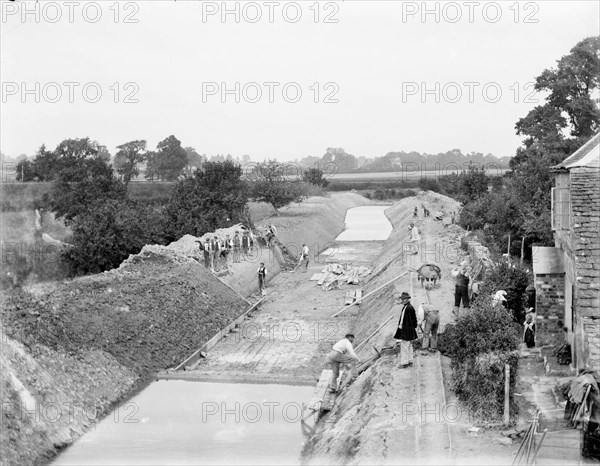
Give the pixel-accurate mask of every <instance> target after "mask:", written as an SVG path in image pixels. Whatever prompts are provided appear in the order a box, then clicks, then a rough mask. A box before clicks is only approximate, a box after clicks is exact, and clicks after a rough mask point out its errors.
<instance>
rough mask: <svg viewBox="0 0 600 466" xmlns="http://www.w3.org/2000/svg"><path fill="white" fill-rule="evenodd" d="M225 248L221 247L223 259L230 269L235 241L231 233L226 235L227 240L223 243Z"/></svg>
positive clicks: (226, 266)
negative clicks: (230, 235)
mask: <svg viewBox="0 0 600 466" xmlns="http://www.w3.org/2000/svg"><path fill="white" fill-rule="evenodd" d="M222 245H223V248H222V249H221V260H222V261H223V263H224V264H225V268H226V269H228V270H229V265H230V263H231V259H232V255H233V254H232V251H233V241H231V238H230V237H229V235H225V241H223V243H222Z"/></svg>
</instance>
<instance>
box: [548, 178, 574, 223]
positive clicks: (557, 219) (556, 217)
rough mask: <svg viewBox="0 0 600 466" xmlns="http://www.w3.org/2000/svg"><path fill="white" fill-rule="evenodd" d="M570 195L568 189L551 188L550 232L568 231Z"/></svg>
mask: <svg viewBox="0 0 600 466" xmlns="http://www.w3.org/2000/svg"><path fill="white" fill-rule="evenodd" d="M570 215H571V193H570V190H569V188H552V230H553V231H556V230H569V229H570V228H571V223H570Z"/></svg>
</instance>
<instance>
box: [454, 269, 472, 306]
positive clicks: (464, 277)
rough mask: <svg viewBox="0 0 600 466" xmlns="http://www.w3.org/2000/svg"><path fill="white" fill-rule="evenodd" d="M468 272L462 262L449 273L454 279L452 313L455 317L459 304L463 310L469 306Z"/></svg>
mask: <svg viewBox="0 0 600 466" xmlns="http://www.w3.org/2000/svg"><path fill="white" fill-rule="evenodd" d="M469 270H470V268H469V267H467V266H466V264H465V263H464V262H463V263H462V264H461V265H460V266H458V267H457V268H456V269H454V270H453V271H452V272H451V274H452V276H453V277H454V278H455V279H456V283H455V285H454V309H453V310H452V312H453V313H454V314H455V315H457V316H458V310H459V308H460V304H461V302H462V305H463V308H465V309H468V308H469V307H470V306H471V304H470V302H469Z"/></svg>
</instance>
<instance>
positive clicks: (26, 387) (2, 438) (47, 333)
mask: <svg viewBox="0 0 600 466" xmlns="http://www.w3.org/2000/svg"><path fill="white" fill-rule="evenodd" d="M366 203H368V201H367V200H366V199H364V198H362V197H361V196H358V195H354V194H343V195H336V196H334V197H332V198H311V199H309V200H307V202H306V203H303V204H300V205H295V206H293V207H291V208H289V209H286V210H285V211H283V212H282V214H283V215H282V216H281V217H278V218H276V219H273V221H272V222H270V223H274V224H275V225H277V226H278V229H279V236H280V238H281V240H282V241H283V242H288V243H290V244H291V243H300V244H301V243H303V242H306V243H307V244H313V243H314V244H317V243H319V244H321V243H324V244H326V243H328V242H330V241H332V240H333V239H334V238H335V236H336V235H337V234H338V233H339V232H340V231H342V230H343V228H344V225H343V222H344V216H345V211H346V210H347V209H348V208H350V207H354V206H358V205H364V204H366ZM188 239H189V238H188ZM184 243H186V244H187V242H184ZM191 244H193V241H192V242H191ZM172 246H173V247H170V248H160V247H147V248H146V250H145V251H143V252H141V253H140V254H138V255H135V256H131V257H130V258H129V259H128V260H127V261H125V262H124V263H123V264H122V265H121V267H120V268H119V269H115V270H112V271H110V272H105V273H103V274H98V275H93V276H88V277H83V278H79V279H75V280H72V281H69V282H65V283H61V284H56V286H55V287H53V289H52V290H49V291H47V292H44V293H39V294H37V295H35V296H34V295H32V294H29V293H19V294H13V295H9V296H4V303H3V304H4V305H3V306H2V314H1V315H2V351H1V355H0V367H1V369H2V380H1V383H0V397H1V400H2V403H3V404H2V428H1V429H0V450H1V451H2V457H3V464H7V465H12V464H33V463H44V462H45V461H47V460H48V459H49V458H51V457H52V456H54V455H55V454H56V452H57V451H59V450H60V449H61V448H63V447H65V446H67V445H69V444H70V443H72V442H73V441H75V440H76V439H77V438H78V437H79V436H81V435H82V434H83V432H84V431H85V430H86V429H88V428H89V427H91V426H93V424H94V423H95V422H97V420H99V419H100V418H101V417H102V416H103V415H104V414H106V413H107V412H108V411H109V410H110V409H111V408H112V407H113V406H115V404H116V403H118V402H120V401H122V400H124V399H126V398H127V397H128V396H129V395H131V394H132V392H133V391H134V390H136V389H139V388H140V387H143V386H144V383H145V382H146V381H147V380H148V379H149V378H150V377H151V376H152V375H153V374H154V373H156V372H157V371H159V370H162V369H167V368H169V367H172V366H173V365H175V364H176V363H178V362H181V361H182V360H183V359H184V358H185V357H186V356H188V355H189V354H190V353H191V352H192V351H193V350H195V349H196V348H198V347H199V346H201V345H202V344H203V343H204V342H205V341H207V340H208V339H209V338H211V337H212V336H213V335H214V334H215V333H216V332H217V331H218V330H219V329H220V328H222V327H224V326H225V325H227V324H228V323H229V322H230V321H231V320H233V319H234V318H236V317H237V316H238V315H240V314H241V313H242V312H243V311H244V310H245V309H246V308H247V307H248V304H247V302H246V301H245V300H244V299H243V298H242V297H241V296H240V294H244V295H246V294H247V293H248V291H249V290H252V288H253V287H254V286H255V281H256V277H255V270H256V264H254V263H242V264H238V265H239V268H238V270H237V271H236V274H237V277H238V279H237V280H231V282H232V283H231V284H230V285H231V286H232V287H233V288H237V289H236V291H237V292H238V293H236V292H235V291H234V290H232V289H231V288H230V287H228V286H226V285H225V284H224V283H222V282H221V281H219V280H218V279H217V278H215V277H214V276H213V275H212V274H210V273H209V272H208V271H207V270H206V269H205V268H204V267H203V266H202V265H201V264H200V263H199V262H197V261H196V260H194V259H193V258H192V257H189V256H190V255H193V251H192V254H189V253H190V251H186V250H182V248H181V243H180V242H178V243H174V244H173V245H172ZM276 271H277V267H274V268H272V271H271V272H272V273H274V272H276ZM121 414H122V415H123V416H125V415H126V414H127V413H125V412H123V413H121Z"/></svg>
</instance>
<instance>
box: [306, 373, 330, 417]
mask: <svg viewBox="0 0 600 466" xmlns="http://www.w3.org/2000/svg"><path fill="white" fill-rule="evenodd" d="M331 377H333V371H332V370H331V369H324V370H323V372H321V377H319V381H318V382H317V386H316V387H315V389H314V391H313V394H312V398H311V399H310V402H309V403H308V406H307V408H308V409H310V410H312V411H316V412H320V411H321V407H322V405H323V400H324V398H325V394H326V393H327V389H328V387H329V382H330V381H331Z"/></svg>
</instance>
